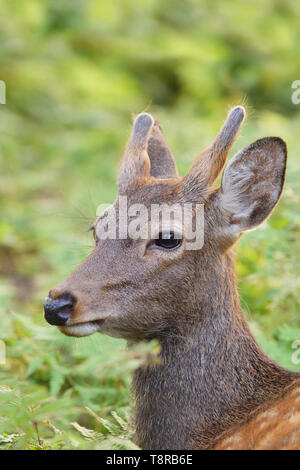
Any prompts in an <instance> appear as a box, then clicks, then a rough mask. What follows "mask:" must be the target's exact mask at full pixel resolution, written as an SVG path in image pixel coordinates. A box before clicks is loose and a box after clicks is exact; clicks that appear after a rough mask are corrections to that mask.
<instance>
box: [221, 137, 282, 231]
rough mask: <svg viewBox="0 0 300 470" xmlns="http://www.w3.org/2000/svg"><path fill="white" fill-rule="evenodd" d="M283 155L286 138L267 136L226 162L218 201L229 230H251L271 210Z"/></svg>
mask: <svg viewBox="0 0 300 470" xmlns="http://www.w3.org/2000/svg"><path fill="white" fill-rule="evenodd" d="M286 157H287V150H286V144H285V142H284V141H283V140H282V139H280V138H279V137H266V138H263V139H260V140H257V141H256V142H254V143H252V144H251V145H249V146H248V147H246V148H244V149H243V150H241V151H240V152H239V153H237V154H236V155H235V156H234V157H233V158H232V159H231V160H230V161H229V162H228V164H227V165H226V167H225V170H224V173H223V177H222V183H221V188H220V189H219V190H218V193H217V201H218V207H219V209H221V211H222V213H223V214H224V215H225V217H226V221H227V227H228V229H229V233H230V234H234V233H239V232H243V231H245V230H251V229H253V228H255V227H256V226H257V225H259V224H261V223H262V222H263V221H264V220H265V219H266V218H267V217H268V216H269V215H270V214H271V212H272V210H273V208H274V207H275V205H276V203H277V202H278V200H279V198H280V195H281V192H282V188H283V183H284V177H285V167H286Z"/></svg>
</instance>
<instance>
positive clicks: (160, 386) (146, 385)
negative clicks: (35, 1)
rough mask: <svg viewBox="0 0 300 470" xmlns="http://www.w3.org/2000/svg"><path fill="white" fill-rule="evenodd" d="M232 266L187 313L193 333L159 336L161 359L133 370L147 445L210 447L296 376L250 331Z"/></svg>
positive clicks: (140, 439) (141, 441)
mask: <svg viewBox="0 0 300 470" xmlns="http://www.w3.org/2000/svg"><path fill="white" fill-rule="evenodd" d="M228 263H229V264H228V266H227V269H225V270H224V272H227V274H229V276H230V282H229V279H227V282H226V275H225V276H224V277H223V279H220V282H219V286H218V288H217V287H216V286H215V292H214V295H215V298H214V301H210V303H206V304H205V303H204V304H203V298H202V304H199V305H201V306H199V305H198V306H194V307H193V310H191V311H190V312H188V315H189V318H193V319H195V321H194V323H193V324H191V323H190V324H189V327H188V329H187V330H188V331H184V330H183V331H181V332H180V334H178V335H174V334H173V332H172V334H168V333H166V334H165V335H161V336H160V337H159V342H160V344H161V358H160V359H161V360H160V362H159V363H158V364H153V365H144V366H143V367H141V368H140V369H138V370H137V371H136V372H135V375H134V380H133V391H134V395H135V406H136V409H135V411H136V412H135V426H136V441H137V443H138V445H140V446H141V447H142V448H144V449H192V448H209V447H211V446H212V444H213V442H214V440H215V439H216V438H217V436H219V435H220V433H222V432H223V431H226V430H227V429H229V428H230V427H232V426H233V425H235V424H237V423H240V422H243V420H245V419H246V418H247V416H248V415H249V413H250V412H251V411H254V410H255V409H256V408H257V407H258V406H259V405H260V404H262V403H264V402H266V401H267V400H271V399H273V398H276V397H277V396H280V395H281V393H282V391H283V389H284V388H285V387H286V386H287V385H288V384H289V383H290V382H291V381H292V380H294V378H295V375H294V374H293V373H291V372H289V371H286V370H284V369H282V368H281V367H279V366H277V365H276V364H274V363H273V362H272V361H271V360H270V359H269V358H268V357H267V356H266V355H265V354H264V353H263V351H262V350H261V349H260V348H259V346H258V345H257V343H256V341H255V339H254V338H253V336H252V335H251V333H250V331H249V328H248V325H247V323H246V321H245V319H244V316H243V314H242V311H241V308H240V304H239V299H238V295H237V289H236V282H232V262H231V260H230V259H228ZM224 281H225V282H224ZM218 289H219V292H218ZM215 299H218V301H216V300H215ZM204 310H205V311H204Z"/></svg>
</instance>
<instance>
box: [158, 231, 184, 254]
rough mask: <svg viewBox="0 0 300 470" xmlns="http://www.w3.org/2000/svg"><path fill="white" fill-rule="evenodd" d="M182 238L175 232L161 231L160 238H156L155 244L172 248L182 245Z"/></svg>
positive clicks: (168, 248)
mask: <svg viewBox="0 0 300 470" xmlns="http://www.w3.org/2000/svg"><path fill="white" fill-rule="evenodd" d="M181 241H182V240H181V238H178V235H177V236H176V235H175V233H174V232H166V233H160V234H159V238H158V239H157V240H155V245H156V246H159V247H161V248H165V249H167V250H170V249H172V248H177V247H178V246H180V245H181Z"/></svg>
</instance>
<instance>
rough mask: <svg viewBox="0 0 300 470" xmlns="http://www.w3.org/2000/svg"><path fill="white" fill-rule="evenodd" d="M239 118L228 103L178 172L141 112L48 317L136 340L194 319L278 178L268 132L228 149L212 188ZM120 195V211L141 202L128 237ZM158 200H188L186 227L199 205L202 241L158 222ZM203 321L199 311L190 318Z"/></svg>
mask: <svg viewBox="0 0 300 470" xmlns="http://www.w3.org/2000/svg"><path fill="white" fill-rule="evenodd" d="M244 116H245V111H244V109H243V108H242V107H236V108H233V109H232V110H231V112H230V113H229V115H228V117H227V119H226V121H225V123H224V125H223V127H222V129H221V130H220V132H219V134H218V135H217V137H216V139H215V141H214V142H213V144H212V145H211V146H210V147H209V148H208V149H206V150H205V151H203V152H202V153H201V154H200V155H199V156H198V157H197V158H196V160H195V162H194V164H193V166H192V168H191V170H190V172H189V173H188V174H187V175H186V176H185V177H184V178H180V177H179V176H178V174H177V170H176V166H175V162H174V159H173V156H172V154H171V152H170V150H169V148H168V146H167V144H166V142H165V139H164V136H163V134H162V131H161V129H160V126H159V124H158V123H157V122H154V120H153V118H152V117H151V116H150V115H149V114H146V113H143V114H140V115H138V116H137V118H136V120H135V122H134V126H133V131H132V134H131V137H130V140H129V143H128V145H127V148H126V151H125V154H124V157H123V159H122V161H121V165H120V171H119V194H118V197H117V200H116V202H115V203H114V204H113V206H111V208H110V209H109V210H108V211H106V212H105V213H104V214H103V215H102V216H100V217H98V219H97V220H96V221H95V224H94V235H95V247H94V250H93V252H92V253H91V254H90V255H89V256H88V258H87V259H86V260H85V261H84V262H83V263H82V264H81V265H80V266H79V267H78V268H77V269H75V271H74V272H73V273H72V274H71V275H70V276H69V277H68V278H67V279H66V280H65V281H63V282H62V283H61V284H59V285H58V286H57V287H55V288H54V289H52V290H51V291H50V293H49V297H48V298H47V299H46V301H45V318H46V320H47V321H48V322H49V323H50V324H53V325H57V326H58V327H59V329H60V330H61V331H62V332H63V333H64V334H66V335H71V336H86V335H89V334H92V333H94V332H96V331H100V332H103V333H107V334H110V335H112V336H119V337H124V338H127V339H133V340H139V339H144V338H153V337H157V336H159V335H161V334H164V332H172V331H174V332H176V333H178V332H179V331H180V330H181V329H182V328H183V327H186V326H187V325H189V323H190V322H191V321H192V319H193V320H194V318H193V312H194V311H195V310H198V311H199V309H197V308H196V307H197V305H199V304H208V303H209V302H214V301H215V298H214V283H216V282H217V280H218V279H219V278H220V276H221V275H222V272H224V271H226V266H227V264H226V257H227V256H228V252H229V251H230V250H229V249H230V247H231V246H232V245H233V244H234V242H235V241H236V240H237V239H238V238H239V236H240V234H241V233H242V232H243V231H246V230H250V229H252V228H254V227H256V226H257V225H259V224H260V223H261V222H262V221H263V220H265V218H266V217H267V216H268V215H269V214H270V212H271V211H272V209H273V208H274V206H275V205H276V203H277V201H278V199H279V197H280V194H281V191H282V185H283V181H284V173H285V163H286V146H285V143H284V142H283V141H282V140H281V139H279V138H277V137H269V138H264V139H261V140H258V141H256V142H254V143H253V144H251V145H249V146H248V147H246V148H245V149H244V150H242V151H240V152H239V153H238V154H237V155H236V156H235V157H233V158H232V159H231V160H230V161H229V164H228V165H227V166H226V168H225V170H224V173H223V178H222V184H221V187H220V188H218V189H215V190H212V189H211V186H212V184H213V183H214V181H215V179H216V178H217V176H218V175H219V173H220V171H221V170H222V168H223V166H224V164H225V161H226V157H227V155H228V152H229V150H230V148H231V146H232V144H233V142H234V139H235V137H236V135H237V133H238V130H239V128H240V126H241V123H242V122H243V120H244ZM124 198H126V205H127V210H128V208H132V207H134V208H135V209H134V211H136V210H138V209H137V207H140V206H141V205H142V206H143V219H142V222H141V223H139V224H138V225H139V231H138V233H139V234H140V236H139V235H138V236H136V235H135V236H130V234H129V230H128V227H127V229H126V230H127V231H126V235H125V236H124V234H123V235H122V236H121V235H120V234H121V232H122V231H123V215H124V214H123V213H122V210H120V209H121V205H122V201H124V200H125V199H124ZM137 204H138V205H139V206H136V205H137ZM158 204H160V205H161V204H165V205H166V206H167V207H173V208H174V207H177V209H179V213H181V215H182V214H183V212H184V208H185V207H186V205H189V207H192V210H191V211H190V216H191V217H190V219H189V220H192V226H193V227H194V228H195V226H196V225H197V220H196V218H197V214H198V212H197V209H195V206H194V204H197V205H198V206H199V205H200V206H201V207H202V208H203V211H204V224H203V223H202V225H201V227H200V230H203V235H204V244H203V246H201V247H200V248H198V249H190V246H191V245H190V232H189V233H187V232H188V227H187V219H185V218H184V217H183V218H182V217H181V218H180V217H179V218H178V217H177V216H173V217H171V218H170V219H169V220H167V221H165V220H164V218H163V217H161V215H159V217H158V218H157V219H156V221H153V217H152V212H151V211H152V208H153V206H155V207H157V205H158ZM180 210H182V212H180ZM134 211H133V212H130V209H129V210H128V211H127V213H126V217H127V218H126V220H127V223H128V222H129V223H130V222H131V221H132V220H133V222H134V220H135V217H134ZM123 212H124V211H123ZM138 212H139V214H140V210H138ZM135 214H136V212H135ZM173 215H174V213H173ZM111 218H113V219H114V227H113V232H114V236H110V237H107V238H106V237H103V236H102V235H103V227H104V225H105V224H106V225H107V222H108V221H110V220H111ZM136 225H137V224H135V227H136ZM141 233H142V234H143V235H142V236H141ZM101 234H102V235H101ZM203 315H204V314H203ZM202 320H203V318H202V317H201V315H200V317H199V318H197V321H199V322H201V321H202Z"/></svg>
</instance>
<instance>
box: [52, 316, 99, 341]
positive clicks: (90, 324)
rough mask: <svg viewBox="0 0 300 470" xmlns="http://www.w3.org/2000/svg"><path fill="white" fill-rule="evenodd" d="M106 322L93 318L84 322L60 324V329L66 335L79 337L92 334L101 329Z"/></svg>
mask: <svg viewBox="0 0 300 470" xmlns="http://www.w3.org/2000/svg"><path fill="white" fill-rule="evenodd" d="M104 322H105V318H103V319H102V320H93V321H87V322H82V323H75V324H74V325H64V326H59V327H58V329H59V330H60V331H61V332H62V333H63V334H65V335H66V336H76V337H77V338H80V337H83V336H90V335H92V334H93V333H96V332H97V331H101V326H102V325H103V323H104Z"/></svg>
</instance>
